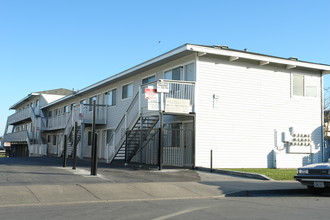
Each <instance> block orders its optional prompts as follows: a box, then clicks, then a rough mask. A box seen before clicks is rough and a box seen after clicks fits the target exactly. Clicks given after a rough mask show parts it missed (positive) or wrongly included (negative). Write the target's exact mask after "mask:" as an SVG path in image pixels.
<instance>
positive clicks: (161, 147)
mask: <svg viewBox="0 0 330 220" xmlns="http://www.w3.org/2000/svg"><path fill="white" fill-rule="evenodd" d="M158 146H159V150H158V169H159V170H162V168H163V144H162V128H159V130H158Z"/></svg>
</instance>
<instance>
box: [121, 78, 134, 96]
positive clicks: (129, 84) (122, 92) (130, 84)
mask: <svg viewBox="0 0 330 220" xmlns="http://www.w3.org/2000/svg"><path fill="white" fill-rule="evenodd" d="M125 86H127V88H129V87H128V86H132V94H131V95H130V96H129V92H128V91H129V90H127V97H124V87H125ZM133 94H134V86H133V82H130V83H126V84H124V85H122V86H121V99H122V100H126V99H130V98H132V97H133Z"/></svg>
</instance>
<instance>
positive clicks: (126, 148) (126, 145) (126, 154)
mask: <svg viewBox="0 0 330 220" xmlns="http://www.w3.org/2000/svg"><path fill="white" fill-rule="evenodd" d="M128 132H129V131H126V132H125V166H127V165H128V143H127V136H128Z"/></svg>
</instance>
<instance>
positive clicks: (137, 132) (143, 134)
mask: <svg viewBox="0 0 330 220" xmlns="http://www.w3.org/2000/svg"><path fill="white" fill-rule="evenodd" d="M151 117H152V119H150V117H146V118H142V117H140V118H139V120H138V121H137V122H136V123H135V125H134V126H133V128H132V130H128V131H127V132H126V140H127V141H126V143H125V147H127V148H128V150H126V152H127V153H128V155H127V162H129V161H130V160H131V159H132V158H133V157H134V156H135V154H136V153H137V152H138V151H139V148H143V143H144V142H145V141H146V140H147V139H148V137H149V135H150V134H151V132H152V130H153V128H154V127H155V126H156V124H157V123H158V121H159V117H158V116H157V117H156V118H154V117H155V116H151ZM146 121H148V122H149V121H151V122H152V123H148V124H147V127H144V126H143V125H146ZM139 122H140V124H139V125H140V128H139V129H135V128H137V127H136V125H137V124H138V123H139ZM136 138H138V143H134V142H133V140H136ZM132 145H134V146H135V147H132ZM132 148H134V149H133V150H131V149H132Z"/></svg>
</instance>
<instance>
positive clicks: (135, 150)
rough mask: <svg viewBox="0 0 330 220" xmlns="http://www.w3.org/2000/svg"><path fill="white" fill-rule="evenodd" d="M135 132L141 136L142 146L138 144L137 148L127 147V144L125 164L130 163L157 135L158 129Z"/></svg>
mask: <svg viewBox="0 0 330 220" xmlns="http://www.w3.org/2000/svg"><path fill="white" fill-rule="evenodd" d="M134 131H135V132H139V133H140V134H142V135H143V136H144V137H143V138H142V144H140V143H139V144H138V146H137V147H133V149H132V148H131V147H129V144H128V146H127V147H129V148H130V150H128V155H127V162H130V161H131V160H132V159H133V158H134V157H135V156H136V155H137V154H138V153H139V152H141V151H142V150H143V149H144V148H145V147H146V146H147V145H148V144H149V143H150V141H151V140H153V138H154V137H155V136H156V135H157V134H158V133H159V129H155V128H151V129H143V130H134Z"/></svg>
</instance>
